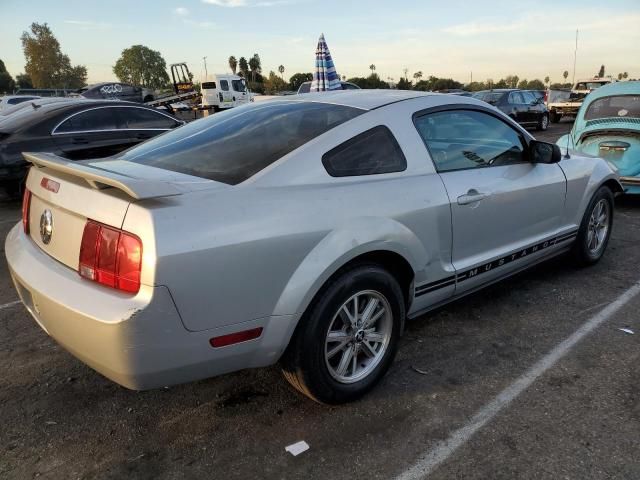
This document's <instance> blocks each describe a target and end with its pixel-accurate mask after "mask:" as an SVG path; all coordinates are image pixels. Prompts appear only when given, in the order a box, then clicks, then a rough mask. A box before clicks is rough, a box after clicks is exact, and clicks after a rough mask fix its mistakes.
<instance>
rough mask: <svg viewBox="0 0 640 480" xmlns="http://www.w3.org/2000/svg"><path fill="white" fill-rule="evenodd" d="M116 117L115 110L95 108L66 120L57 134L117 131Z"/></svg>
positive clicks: (57, 129)
mask: <svg viewBox="0 0 640 480" xmlns="http://www.w3.org/2000/svg"><path fill="white" fill-rule="evenodd" d="M117 128H118V127H117V125H116V116H115V113H114V109H113V108H95V109H93V110H88V111H86V112H82V113H78V114H76V115H74V116H72V117H70V118H68V119H67V120H65V121H64V122H63V123H62V124H61V125H60V126H59V127H58V128H56V130H55V132H56V133H68V132H90V131H99V130H115V129H117Z"/></svg>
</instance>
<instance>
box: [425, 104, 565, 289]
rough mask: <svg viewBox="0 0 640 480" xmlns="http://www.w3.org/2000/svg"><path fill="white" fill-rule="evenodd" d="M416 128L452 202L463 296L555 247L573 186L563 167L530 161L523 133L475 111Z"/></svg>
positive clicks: (441, 115) (437, 117)
mask: <svg viewBox="0 0 640 480" xmlns="http://www.w3.org/2000/svg"><path fill="white" fill-rule="evenodd" d="M414 123H415V125H416V127H417V129H418V132H419V133H420V135H421V136H422V138H423V140H424V142H425V144H426V146H427V148H428V150H429V153H430V156H431V159H432V160H433V162H434V164H435V167H436V170H437V171H438V174H439V175H440V178H441V179H442V182H443V183H444V186H445V188H446V190H447V194H448V196H449V202H450V207H451V220H452V231H453V241H452V263H453V266H454V268H455V270H456V278H457V281H456V294H458V293H462V292H464V291H468V290H471V289H473V288H476V287H478V286H479V285H481V284H483V283H486V282H487V281H491V280H493V279H495V278H498V277H500V276H502V275H505V274H507V273H509V272H511V271H513V270H517V269H518V268H521V267H522V266H523V265H526V264H527V263H528V261H530V260H535V259H536V258H538V257H539V256H540V255H541V254H542V250H543V249H545V248H547V247H549V246H552V245H555V241H554V238H556V236H557V235H559V234H560V229H561V225H562V222H561V219H562V214H563V209H564V202H565V192H566V180H565V177H564V174H563V173H562V170H561V168H560V167H559V166H558V165H557V164H540V163H532V162H530V161H529V155H528V146H527V140H526V139H525V137H524V135H523V134H522V132H520V131H519V130H518V129H517V128H516V127H514V126H512V125H510V124H509V123H508V122H507V121H506V120H503V119H501V118H499V117H498V116H497V115H496V114H493V113H491V112H489V111H486V110H475V109H447V110H439V111H437V110H436V111H431V112H427V113H424V114H419V115H417V116H416V117H415V118H414ZM545 242H547V244H546V245H545ZM550 242H552V243H550ZM526 249H529V250H526ZM523 252H524V253H523Z"/></svg>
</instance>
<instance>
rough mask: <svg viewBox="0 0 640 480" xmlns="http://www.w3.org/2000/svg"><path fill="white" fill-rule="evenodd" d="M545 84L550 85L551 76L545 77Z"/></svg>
mask: <svg viewBox="0 0 640 480" xmlns="http://www.w3.org/2000/svg"><path fill="white" fill-rule="evenodd" d="M544 83H545V85H549V75H547V76H546V77H544Z"/></svg>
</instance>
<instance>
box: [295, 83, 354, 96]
mask: <svg viewBox="0 0 640 480" xmlns="http://www.w3.org/2000/svg"><path fill="white" fill-rule="evenodd" d="M340 86H341V87H342V90H360V87H359V86H358V85H356V84H355V83H351V82H342V81H341V82H340ZM309 92H311V82H304V83H302V84H301V85H300V88H298V94H301V93H309Z"/></svg>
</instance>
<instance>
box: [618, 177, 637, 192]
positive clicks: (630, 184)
mask: <svg viewBox="0 0 640 480" xmlns="http://www.w3.org/2000/svg"><path fill="white" fill-rule="evenodd" d="M620 183H621V184H622V187H623V188H624V193H627V194H630V195H638V194H640V177H620Z"/></svg>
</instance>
